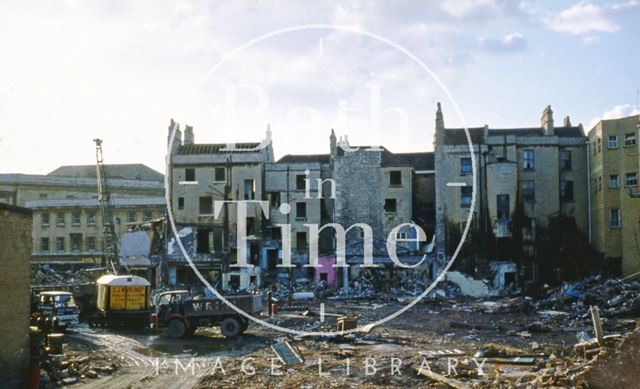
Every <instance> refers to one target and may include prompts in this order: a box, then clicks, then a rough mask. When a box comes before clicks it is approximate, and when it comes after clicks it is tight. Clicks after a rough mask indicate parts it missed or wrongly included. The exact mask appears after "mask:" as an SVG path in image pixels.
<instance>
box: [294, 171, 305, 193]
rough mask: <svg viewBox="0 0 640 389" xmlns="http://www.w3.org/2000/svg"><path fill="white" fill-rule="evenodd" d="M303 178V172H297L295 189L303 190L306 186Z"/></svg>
mask: <svg viewBox="0 0 640 389" xmlns="http://www.w3.org/2000/svg"><path fill="white" fill-rule="evenodd" d="M305 178H306V176H305V175H304V174H297V175H296V189H297V190H304V189H305V188H306V182H305V181H304V179H305Z"/></svg>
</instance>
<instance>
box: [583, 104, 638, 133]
mask: <svg viewBox="0 0 640 389" xmlns="http://www.w3.org/2000/svg"><path fill="white" fill-rule="evenodd" d="M635 115H640V106H637V105H632V104H621V105H616V106H615V107H613V108H612V109H610V110H608V111H606V112H605V113H603V114H602V116H601V117H596V118H593V119H592V120H591V125H590V127H589V128H593V127H594V126H595V125H596V124H598V122H599V121H600V120H607V119H621V118H625V117H629V116H635Z"/></svg>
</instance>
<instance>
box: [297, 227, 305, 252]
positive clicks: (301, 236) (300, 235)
mask: <svg viewBox="0 0 640 389" xmlns="http://www.w3.org/2000/svg"><path fill="white" fill-rule="evenodd" d="M306 248H307V233H306V232H304V231H299V232H296V249H298V250H304V249H306Z"/></svg>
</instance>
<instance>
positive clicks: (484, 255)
mask: <svg viewBox="0 0 640 389" xmlns="http://www.w3.org/2000/svg"><path fill="white" fill-rule="evenodd" d="M468 130H469V135H470V137H471V142H472V143H473V146H472V147H471V150H470V146H469V144H468V142H467V137H466V134H465V132H464V129H462V128H446V127H445V123H444V116H443V113H442V110H441V108H440V105H438V109H437V113H436V131H435V169H436V171H437V174H436V185H435V187H436V204H437V210H436V225H437V228H436V239H437V263H438V265H439V266H440V267H442V266H443V265H444V263H446V262H447V261H448V260H449V259H450V258H451V256H452V255H453V253H454V252H455V249H456V247H457V246H458V244H459V242H460V240H461V237H462V231H463V229H464V226H465V224H466V221H467V218H468V216H469V212H471V211H472V212H473V219H472V224H471V226H470V229H469V234H468V235H467V237H466V239H465V240H464V243H463V245H462V249H461V251H460V253H459V256H458V259H456V266H457V267H458V268H459V269H460V270H462V271H464V272H465V273H467V274H470V275H472V276H476V277H479V278H490V277H491V276H492V275H495V274H501V276H500V279H498V280H494V282H495V283H496V284H498V285H500V286H508V285H509V284H515V283H516V281H517V280H519V281H521V282H526V281H540V280H544V281H555V280H559V279H562V278H565V277H576V276H579V274H577V273H579V272H580V267H581V266H584V265H587V263H588V257H589V255H590V254H591V252H590V248H589V244H588V226H589V212H588V209H589V191H588V189H587V186H588V182H589V181H588V158H589V156H588V147H587V138H586V136H585V133H584V130H583V128H582V125H577V126H574V125H572V124H571V122H570V120H569V118H568V117H566V118H565V119H564V123H563V124H562V125H561V126H556V125H555V124H554V120H553V111H552V110H551V107H546V108H545V110H544V112H543V114H542V119H541V125H540V126H538V127H530V128H509V129H493V128H490V127H488V126H486V125H485V126H483V127H476V128H469V129H468ZM472 153H473V155H472ZM472 157H473V158H474V159H475V165H476V169H477V170H476V172H477V175H476V181H475V182H473V180H472ZM474 189H475V194H476V201H475V206H474V207H473V210H472V209H471V208H472V194H473V190H474ZM578 258H579V259H578ZM572 260H574V261H580V263H572V262H571V261H572ZM584 274H585V273H582V275H584Z"/></svg>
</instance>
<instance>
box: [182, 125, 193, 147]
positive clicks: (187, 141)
mask: <svg viewBox="0 0 640 389" xmlns="http://www.w3.org/2000/svg"><path fill="white" fill-rule="evenodd" d="M182 144H184V145H192V144H193V126H189V125H186V126H185V128H184V142H183V143H182Z"/></svg>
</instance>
